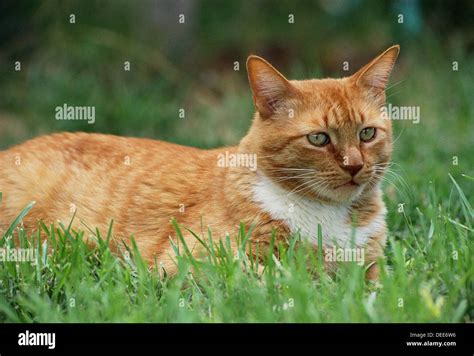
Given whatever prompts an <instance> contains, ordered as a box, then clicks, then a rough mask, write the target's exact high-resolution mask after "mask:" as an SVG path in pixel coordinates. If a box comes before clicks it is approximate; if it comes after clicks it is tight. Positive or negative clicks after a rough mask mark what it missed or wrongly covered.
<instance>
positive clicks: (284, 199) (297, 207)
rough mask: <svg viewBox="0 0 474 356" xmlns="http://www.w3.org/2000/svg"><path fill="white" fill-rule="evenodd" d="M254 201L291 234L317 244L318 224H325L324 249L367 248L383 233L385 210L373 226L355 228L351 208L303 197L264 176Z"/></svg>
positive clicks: (256, 187)
mask: <svg viewBox="0 0 474 356" xmlns="http://www.w3.org/2000/svg"><path fill="white" fill-rule="evenodd" d="M253 190H254V192H253V193H254V201H255V202H256V203H258V204H259V206H260V208H261V209H262V210H264V211H265V212H266V213H268V214H269V215H270V216H271V217H272V218H273V219H275V220H281V221H283V222H284V223H286V225H287V226H288V228H289V229H290V231H291V232H293V233H296V232H298V231H299V232H300V234H301V236H302V237H304V238H309V240H310V241H311V243H314V244H315V245H317V243H318V238H317V236H318V235H317V231H318V224H320V225H321V230H322V237H323V246H324V247H332V246H334V245H337V246H338V247H351V245H352V241H354V242H355V244H356V245H357V246H364V245H365V244H366V243H367V240H368V239H369V238H370V237H372V236H374V235H376V234H378V233H380V232H382V231H383V229H384V221H385V213H386V211H385V208H384V209H383V210H382V211H381V212H380V214H378V215H377V216H376V217H375V218H374V219H373V220H372V221H371V222H370V223H369V224H367V225H366V226H363V227H353V226H352V224H351V223H348V217H349V214H350V209H349V206H345V205H340V204H339V205H332V204H327V203H321V202H318V201H315V200H311V199H308V198H306V197H301V196H298V195H296V194H289V192H288V191H287V190H285V189H283V188H282V187H280V186H278V185H276V184H275V183H273V182H272V181H271V180H270V179H269V178H268V177H266V176H264V175H261V176H259V179H258V181H257V183H256V184H255V186H254V188H253Z"/></svg>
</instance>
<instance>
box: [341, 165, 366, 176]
mask: <svg viewBox="0 0 474 356" xmlns="http://www.w3.org/2000/svg"><path fill="white" fill-rule="evenodd" d="M363 166H364V165H363V164H347V165H342V166H341V168H342V169H343V170H345V171H346V172H348V173H349V174H350V175H351V176H352V177H354V176H355V175H356V174H357V173H359V171H360V170H361V169H362V167H363Z"/></svg>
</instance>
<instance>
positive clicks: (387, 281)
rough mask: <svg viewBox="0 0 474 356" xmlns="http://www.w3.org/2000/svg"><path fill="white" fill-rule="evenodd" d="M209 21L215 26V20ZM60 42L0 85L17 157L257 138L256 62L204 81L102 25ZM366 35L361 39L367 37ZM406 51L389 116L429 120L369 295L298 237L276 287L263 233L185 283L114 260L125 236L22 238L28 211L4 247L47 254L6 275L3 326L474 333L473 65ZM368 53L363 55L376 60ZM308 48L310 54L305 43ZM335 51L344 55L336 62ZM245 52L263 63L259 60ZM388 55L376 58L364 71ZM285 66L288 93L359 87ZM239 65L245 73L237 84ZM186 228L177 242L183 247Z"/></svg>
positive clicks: (442, 54) (408, 143)
mask: <svg viewBox="0 0 474 356" xmlns="http://www.w3.org/2000/svg"><path fill="white" fill-rule="evenodd" d="M64 6H65V5H64ZM61 9H62V10H61V11H63V13H65V14H67V13H68V12H67V11H68V10H67V9H66V10H64V9H63V8H61ZM78 11H79V10H78ZM117 11H118V10H117ZM229 11H230V10H229ZM79 15H80V11H79ZM376 15H377V13H376V12H374V15H373V16H374V17H376ZM206 16H209V17H212V15H211V13H210V12H209V14H207V15H206ZM78 18H80V16H78ZM120 19H121V18H120ZM120 19H119V20H117V21H121V20H120ZM206 21H207V22H206V24H208V26H211V25H209V24H212V18H206ZM90 22H93V21H92V20H90ZM367 22H370V21H367ZM109 25H110V24H109ZM104 26H105V25H104ZM328 26H330V25H329V24H328ZM348 26H349V25H348ZM350 26H352V24H350ZM109 27H113V26H109ZM48 28H51V31H49V30H48V31H47V32H44V33H43V32H42V33H41V37H40V38H39V39H37V41H40V40H41V41H40V42H41V43H45V44H46V45H45V46H44V48H42V49H39V50H36V51H35V52H34V55H32V56H31V57H29V58H28V60H27V61H24V62H23V68H24V69H22V71H20V72H12V71H11V70H8V69H5V68H6V67H5V66H4V67H2V68H1V69H0V75H1V78H2V80H1V81H0V90H1V91H2V97H1V98H0V109H1V111H0V124H1V126H0V139H1V141H0V148H2V149H3V148H6V147H8V146H9V145H11V144H15V143H19V142H21V141H23V140H25V139H28V138H30V137H33V136H36V135H38V134H42V133H48V132H53V131H63V130H68V131H96V132H103V133H112V134H119V135H132V136H140V137H144V136H146V137H151V138H155V139H160V140H167V141H173V142H177V143H181V144H186V145H191V146H197V147H201V148H210V147H217V146H219V145H223V144H236V143H237V142H238V140H239V139H240V137H242V136H243V135H244V134H245V132H246V130H247V128H248V127H249V124H250V120H251V117H252V112H253V107H252V99H251V95H250V92H249V88H248V85H247V83H246V74H245V70H244V65H243V63H244V61H245V55H243V54H242V55H240V54H239V55H235V56H233V54H232V55H231V56H230V59H225V58H228V57H225V56H224V59H222V58H220V59H219V60H217V59H215V58H214V59H211V56H210V55H209V56H207V57H206V56H204V55H202V53H201V56H200V57H199V64H200V66H197V65H196V66H193V65H189V64H183V63H179V62H176V63H175V62H174V61H173V60H170V59H169V58H168V59H167V58H166V56H165V55H163V53H162V51H159V50H158V49H157V48H156V47H155V46H154V45H152V44H151V41H148V42H147V41H146V40H143V41H136V40H133V41H132V40H131V38H130V37H127V35H123V34H119V32H120V31H113V30H105V29H101V28H99V27H97V26H94V24H80V23H78V24H77V25H76V27H74V29H69V30H61V29H58V27H57V26H56V27H55V26H53V25H51V26H50V27H48ZM364 28H365V27H364V26H363V24H362V25H361V26H360V28H358V30H357V31H360V32H361V33H362V34H361V35H360V36H361V37H363V36H364V32H363V31H364ZM211 30H212V29H207V30H206V29H205V28H204V29H202V31H209V33H210V31H211ZM213 30H215V28H214V29H213ZM242 31H243V34H242V36H251V35H253V33H251V32H252V31H251V28H250V29H242ZM269 31H270V30H269ZM334 31H336V29H335V30H334ZM341 31H344V30H341ZM347 31H348V30H347ZM381 31H382V30H381ZM123 32H126V30H123ZM247 32H249V33H247ZM203 33H204V32H203ZM203 33H200V35H201V36H203V37H202V38H203V40H202V41H201V42H200V46H198V47H199V50H200V51H201V52H203V53H208V52H206V50H207V51H209V48H212V46H221V47H225V46H226V43H225V41H224V39H223V38H221V37H222V36H224V35H223V34H222V33H220V34H219V33H216V34H213V36H214V37H212V38H211V37H209V36H206V35H205V34H206V33H207V34H208V32H205V33H204V34H203ZM347 33H348V32H347ZM285 34H286V32H285V30H280V32H279V33H278V35H279V36H284V35H285ZM296 34H297V32H294V33H293V32H288V36H290V37H291V36H295V38H297V36H296ZM262 36H264V34H262ZM318 36H322V35H321V34H319V35H318ZM98 38H99V39H101V41H97V39H98ZM204 38H206V39H207V40H204ZM210 38H211V39H210ZM388 38H389V39H390V40H384V41H379V43H383V46H384V47H383V48H382V47H381V48H379V50H382V49H384V48H386V47H388V46H389V45H391V44H393V43H395V41H397V42H398V38H397V39H392V37H388ZM219 39H220V40H219ZM206 41H207V42H206ZM219 41H220V42H219ZM233 41H234V42H232V41H231V42H230V44H231V45H237V44H236V43H235V41H236V39H235V38H234V39H233ZM246 41H250V40H248V39H247V40H246ZM301 41H303V40H301ZM401 42H402V46H401V56H400V59H399V63H398V64H397V65H396V67H395V70H394V73H393V76H392V78H391V85H390V88H389V90H388V92H387V100H388V102H390V103H393V104H394V105H406V106H416V107H419V109H420V114H421V116H420V117H421V119H420V122H419V123H418V124H415V123H413V122H410V121H394V123H393V125H394V139H395V143H394V156H393V166H392V167H391V171H390V172H389V173H388V174H387V176H386V180H385V182H384V186H383V189H384V193H385V197H384V199H385V202H386V204H387V208H388V212H389V213H388V227H389V240H388V244H387V247H386V249H385V254H386V259H385V260H384V261H380V263H381V265H382V266H381V267H382V271H383V273H382V274H381V276H380V280H379V281H378V282H376V283H367V282H365V280H364V269H363V267H360V266H358V265H357V264H350V263H344V264H343V265H342V266H341V268H340V269H339V270H338V272H337V274H336V275H335V276H328V275H326V274H325V273H324V272H323V271H321V270H320V267H319V266H320V263H319V258H320V256H317V255H316V256H315V255H314V254H313V253H311V251H309V250H308V249H306V248H302V249H295V248H294V244H295V242H297V241H298V240H299V236H289V237H288V240H289V242H290V243H289V246H290V247H289V248H287V249H285V248H283V247H281V251H280V259H279V260H277V259H276V258H275V257H274V256H271V255H270V256H266V260H265V262H266V263H265V268H264V269H263V272H262V270H261V269H259V271H258V272H257V263H256V262H255V261H252V260H248V258H246V255H245V253H244V250H245V247H246V241H247V239H248V237H249V234H251V227H248V226H243V227H242V229H241V233H240V236H239V240H240V241H241V250H240V253H239V254H238V256H239V258H235V253H233V252H231V251H229V248H228V246H227V244H226V241H225V240H224V241H222V243H221V244H220V243H218V242H217V241H215V240H212V239H210V238H209V237H210V236H209V234H208V235H206V236H203V241H202V243H203V244H205V245H206V247H207V249H208V251H209V253H208V255H207V256H206V257H205V258H203V259H201V260H198V261H197V260H195V259H193V258H191V257H190V256H189V254H188V253H187V250H186V246H183V244H182V243H180V244H178V245H177V246H175V252H176V254H177V263H178V264H179V274H178V275H177V276H176V277H174V278H168V276H166V273H164V271H163V270H162V269H161V268H160V266H154V267H153V268H148V266H146V265H145V264H144V263H143V261H142V260H141V258H140V256H139V254H138V251H137V250H136V249H135V248H134V246H133V245H132V246H127V247H124V249H123V253H122V254H121V255H114V254H112V253H111V252H110V250H109V249H108V247H107V241H108V238H110V236H111V231H113V224H112V225H111V231H109V234H105V235H104V234H103V235H102V236H101V235H100V234H97V235H98V236H96V239H97V241H98V243H97V245H96V247H94V248H89V247H87V246H86V243H85V242H84V239H83V237H84V236H88V235H89V232H83V231H72V230H70V229H69V228H68V226H67V225H64V226H45V225H44V224H40V229H41V230H42V231H43V232H44V233H45V234H46V235H47V239H46V240H45V241H44V242H43V243H41V242H40V241H39V239H38V235H33V236H31V235H28V234H27V233H26V232H25V231H24V230H23V229H22V224H21V217H22V216H24V215H22V214H27V213H28V209H29V208H31V206H28V207H25V210H24V211H23V213H21V212H18V214H19V219H17V220H15V221H12V226H11V229H10V230H9V231H8V232H7V233H5V234H4V235H3V236H2V238H1V241H0V247H3V248H7V247H13V244H14V243H15V242H14V241H15V239H12V238H11V236H12V235H14V236H18V237H19V241H20V245H21V246H20V247H23V248H35V249H37V251H38V254H37V256H36V257H37V258H36V263H34V264H30V263H18V264H17V263H15V262H3V263H1V264H0V322H473V321H474V239H473V236H474V234H473V232H474V226H473V225H474V224H473V216H474V210H473V208H472V206H473V204H474V202H473V199H472V197H473V196H474V178H473V177H474V170H473V168H474V145H473V138H472V135H473V133H474V101H473V98H472V92H473V91H474V82H473V80H472V78H474V62H473V57H472V53H471V54H469V53H468V52H466V51H465V50H464V49H463V48H462V47H461V46H458V45H457V42H456V41H455V40H453V41H451V42H449V43H448V42H446V43H442V41H440V40H439V39H438V38H436V37H433V35H432V34H426V36H425V35H423V37H421V39H420V40H419V41H415V40H413V41H410V40H407V39H405V40H404V39H403V38H402V40H401ZM38 43H39V42H38ZM252 43H254V42H252ZM315 43H316V42H315ZM356 43H359V42H356ZM360 43H361V45H360V46H357V45H356V46H354V48H355V50H356V51H360V52H362V51H364V48H365V47H364V45H363V44H362V42H360ZM294 46H295V47H296V46H298V47H299V48H303V43H298V42H294ZM221 47H220V48H221ZM332 48H333V49H334V47H332ZM354 48H353V49H354ZM221 49H222V48H221ZM325 50H326V51H327V53H332V52H331V48H328V46H326V47H325ZM223 51H224V50H223ZM242 51H243V52H246V53H247V54H248V53H250V52H251V51H252V52H253V50H252V45H251V44H249V45H248V48H244V49H242ZM196 53H198V52H195V53H194V54H196ZM199 53H200V52H199ZM209 53H211V52H209ZM231 53H233V52H231ZM239 53H240V52H239ZM295 53H296V54H295ZM308 53H309V52H308ZM290 54H291V52H290ZM375 54H376V52H374V53H372V52H371V53H364V54H363V59H362V60H367V59H369V58H371V57H373V56H374V55H375ZM285 56H286V57H288V56H289V57H290V58H292V60H291V61H290V62H289V63H288V64H286V65H283V68H282V72H283V73H284V74H286V75H287V76H288V77H289V78H297V79H303V78H307V77H311V76H321V77H322V76H329V75H333V76H342V75H346V74H347V73H344V72H342V71H337V70H333V69H327V66H324V65H322V64H321V63H316V62H311V61H310V60H309V59H308V58H312V57H311V55H308V56H307V57H304V56H298V52H293V53H292V55H291V56H290V55H289V54H286V55H285ZM234 57H235V59H236V60H238V61H240V64H241V68H240V70H239V71H234V70H232V68H233V62H234ZM125 60H130V61H131V63H132V68H133V70H132V71H131V72H127V71H124V70H123V62H124V61H125ZM221 60H224V61H226V60H227V62H226V64H225V66H227V67H226V68H224V69H222V68H221V67H216V68H211V69H212V70H211V69H209V68H208V67H206V68H203V67H202V66H201V65H202V64H203V63H206V61H209V63H211V61H212V64H209V66H211V65H217V64H216V63H217V62H219V61H221ZM338 60H340V61H342V59H341V58H338ZM362 60H361V62H362ZM454 61H455V62H457V63H458V66H457V67H456V66H454V65H453V62H454ZM352 71H353V69H351V72H352ZM201 72H203V73H208V76H207V77H206V79H205V80H203V79H201V77H200V75H201ZM209 73H211V74H209ZM63 103H68V104H71V105H74V104H76V105H94V106H95V107H96V108H97V109H96V111H97V114H96V115H97V117H98V118H97V120H96V123H95V124H94V125H87V124H86V123H83V122H66V121H55V120H54V108H55V107H56V106H57V105H62V104H63ZM181 108H184V109H185V112H186V115H185V117H184V118H180V117H179V112H180V111H179V110H180V109H181ZM0 191H1V187H0ZM33 208H34V206H33ZM184 228H185V227H180V226H176V229H177V231H178V232H179V231H181V230H182V229H184ZM210 233H212V232H210ZM16 243H18V241H17V242H16ZM17 247H18V246H17ZM308 265H309V266H310V267H312V269H313V270H316V271H318V274H319V277H318V278H315V276H314V274H311V273H309V272H308ZM191 270H193V271H194V273H193V274H191V273H190V271H191Z"/></svg>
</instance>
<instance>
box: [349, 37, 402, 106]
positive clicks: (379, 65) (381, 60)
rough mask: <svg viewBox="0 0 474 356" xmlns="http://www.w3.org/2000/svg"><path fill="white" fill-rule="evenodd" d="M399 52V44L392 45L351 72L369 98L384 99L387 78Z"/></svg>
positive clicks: (353, 78) (356, 82) (357, 84)
mask: <svg viewBox="0 0 474 356" xmlns="http://www.w3.org/2000/svg"><path fill="white" fill-rule="evenodd" d="M399 52H400V46H399V45H395V46H392V47H390V48H389V49H387V50H386V51H385V52H383V53H382V54H380V55H379V56H378V57H376V58H375V59H373V60H372V61H371V62H370V63H369V64H367V65H365V66H364V67H363V68H361V69H360V70H359V71H357V72H356V73H355V74H353V75H352V77H351V78H352V80H353V81H354V82H355V84H356V86H359V87H360V88H362V90H364V91H365V92H366V93H367V94H368V95H369V96H370V97H371V98H373V99H376V100H377V101H381V102H383V101H385V89H386V88H387V84H388V78H389V77H390V73H391V72H392V69H393V66H394V65H395V61H396V60H397V57H398V53H399Z"/></svg>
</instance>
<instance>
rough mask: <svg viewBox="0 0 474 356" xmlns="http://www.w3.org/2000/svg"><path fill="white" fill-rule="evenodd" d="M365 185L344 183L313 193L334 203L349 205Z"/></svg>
mask: <svg viewBox="0 0 474 356" xmlns="http://www.w3.org/2000/svg"><path fill="white" fill-rule="evenodd" d="M364 187H365V184H353V183H350V182H348V183H345V184H342V185H339V186H336V187H334V188H328V189H321V190H320V189H318V190H317V191H315V193H316V194H317V195H319V196H321V197H323V198H325V199H328V200H330V201H334V202H336V203H350V202H352V201H354V200H355V199H357V197H358V196H360V194H361V193H362V192H363V190H364Z"/></svg>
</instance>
